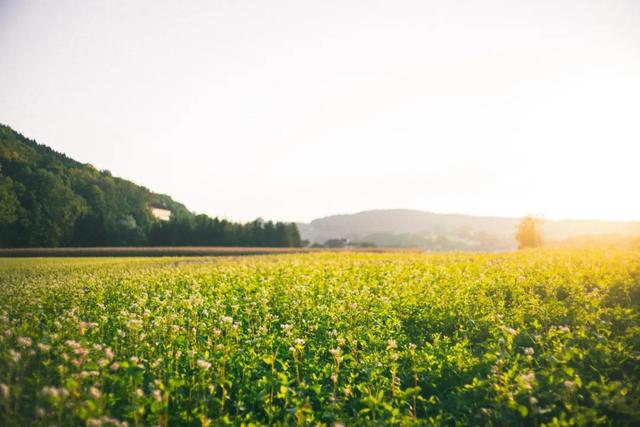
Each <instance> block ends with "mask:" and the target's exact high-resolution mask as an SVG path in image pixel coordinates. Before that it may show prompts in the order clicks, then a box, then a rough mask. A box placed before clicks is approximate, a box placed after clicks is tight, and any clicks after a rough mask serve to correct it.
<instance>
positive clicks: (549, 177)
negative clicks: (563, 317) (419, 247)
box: [0, 0, 640, 221]
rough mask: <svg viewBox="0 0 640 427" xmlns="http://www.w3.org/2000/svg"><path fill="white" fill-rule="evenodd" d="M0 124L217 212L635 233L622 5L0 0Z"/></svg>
mask: <svg viewBox="0 0 640 427" xmlns="http://www.w3.org/2000/svg"><path fill="white" fill-rule="evenodd" d="M0 123H4V124H6V125H9V126H11V127H12V128H14V129H15V130H17V131H19V132H20V133H22V134H24V135H25V136H27V137H29V138H32V139H35V140H37V141H38V142H40V143H42V144H46V145H49V146H51V147H53V148H54V149H55V150H57V151H61V152H64V153H66V154H67V155H68V156H70V157H72V158H75V159H76V160H79V161H81V162H86V163H91V164H93V165H94V166H96V167H97V168H99V169H108V170H110V171H111V172H112V173H113V174H114V175H116V176H121V177H124V178H127V179H130V180H132V181H134V182H136V183H138V184H141V185H144V186H146V187H148V188H150V189H152V190H153V191H156V192H160V193H166V194H169V195H171V196H172V197H173V198H174V199H175V200H178V201H180V202H182V203H184V204H185V205H187V207H188V208H190V209H191V210H193V211H196V212H198V213H206V214H209V215H215V216H222V217H226V218H229V219H234V220H241V221H248V220H252V219H255V218H256V217H262V218H269V219H274V220H286V221H309V220H311V219H314V218H317V217H322V216H326V215H331V214H337V213H352V212H358V211H362V210H367V209H385V208H410V209H422V210H428V211H432V212H443V213H448V212H457V213H467V214H479V215H496V216H521V215H524V214H528V213H534V214H538V215H542V216H544V217H545V218H549V219H561V218H598V219H615V220H640V197H638V184H640V1H637V0H628V1H616V0H600V1H590V0H565V1H563V0H551V1H544V0H531V1H516V0H508V1H506V0H505V1H496V0H487V1H472V0H470V1H456V0H442V1H425V0H422V1H420V0H416V1H402V0H393V1H373V0H359V1H355V0H354V1H350V0H335V1H333V0H322V1H303V0H293V1H279V0H269V1H244V0H208V1H198V0H193V1H177V0H176V1H161V0H136V1H130V0H109V1H106V0H105V1H98V0H95V1H90V0H82V1H80V0H77V1H69V0H56V1H50V0H41V1H33V0H20V1H18V0H0Z"/></svg>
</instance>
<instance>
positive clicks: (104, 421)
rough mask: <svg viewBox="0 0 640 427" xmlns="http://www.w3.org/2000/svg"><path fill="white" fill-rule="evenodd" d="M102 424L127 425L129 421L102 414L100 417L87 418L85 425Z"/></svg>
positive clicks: (116, 426) (97, 425)
mask: <svg viewBox="0 0 640 427" xmlns="http://www.w3.org/2000/svg"><path fill="white" fill-rule="evenodd" d="M102 426H113V427H129V423H128V422H126V421H120V420H119V419H117V418H112V417H107V416H103V417H100V418H89V419H88V420H87V427H102Z"/></svg>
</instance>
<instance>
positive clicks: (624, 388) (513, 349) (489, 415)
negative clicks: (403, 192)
mask: <svg viewBox="0 0 640 427" xmlns="http://www.w3.org/2000/svg"><path fill="white" fill-rule="evenodd" d="M639 316H640V253H639V252H633V251H622V250H609V251H607V250H600V249H590V250H587V249H585V250H578V249H573V250H560V249H558V250H533V251H523V252H519V253H509V254H495V255H471V254H447V255H423V254H414V253H400V254H393V253H385V254H347V253H340V254H332V253H320V254H297V255H269V256H258V257H247V258H226V259H210V258H159V259H142V258H128V259H120V258H102V259H93V258H90V259H0V425H2V426H26V425H60V426H63V425H88V426H99V425H105V426H107V425H113V426H124V425H128V426H137V425H161V426H164V425H204V426H207V425H224V424H232V425H240V424H245V425H274V424H276V425H277V424H285V425H292V424H300V425H329V426H330V425H347V426H348V425H392V424H395V425H530V426H538V425H597V424H602V425H640V317H639Z"/></svg>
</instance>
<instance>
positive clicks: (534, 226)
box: [516, 215, 544, 249]
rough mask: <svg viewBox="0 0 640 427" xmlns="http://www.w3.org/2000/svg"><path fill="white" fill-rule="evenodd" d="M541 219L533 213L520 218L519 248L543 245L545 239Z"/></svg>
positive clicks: (518, 231) (517, 234)
mask: <svg viewBox="0 0 640 427" xmlns="http://www.w3.org/2000/svg"><path fill="white" fill-rule="evenodd" d="M541 222H542V221H541V220H540V218H538V217H535V216H533V215H527V216H525V217H524V218H522V219H521V220H520V223H519V224H518V228H517V231H516V240H517V241H518V249H524V248H535V247H538V246H542V244H543V243H544V239H543V238H542V232H541V231H540V225H541Z"/></svg>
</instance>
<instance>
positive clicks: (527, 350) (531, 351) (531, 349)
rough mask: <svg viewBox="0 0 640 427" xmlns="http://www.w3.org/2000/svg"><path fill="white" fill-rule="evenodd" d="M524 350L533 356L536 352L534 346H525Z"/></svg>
mask: <svg viewBox="0 0 640 427" xmlns="http://www.w3.org/2000/svg"><path fill="white" fill-rule="evenodd" d="M522 351H523V353H524V354H526V355H527V356H533V354H534V353H535V351H534V350H533V347H525V348H524V350H522Z"/></svg>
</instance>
